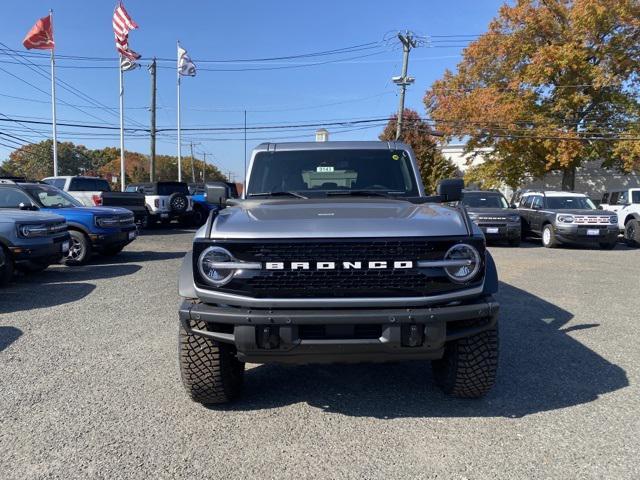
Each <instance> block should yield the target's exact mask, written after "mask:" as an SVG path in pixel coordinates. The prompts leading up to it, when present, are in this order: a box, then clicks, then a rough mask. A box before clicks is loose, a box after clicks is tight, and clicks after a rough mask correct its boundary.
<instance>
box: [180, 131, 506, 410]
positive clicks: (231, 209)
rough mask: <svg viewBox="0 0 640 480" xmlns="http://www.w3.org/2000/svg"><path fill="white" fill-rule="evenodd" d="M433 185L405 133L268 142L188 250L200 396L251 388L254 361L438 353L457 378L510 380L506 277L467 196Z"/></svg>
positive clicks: (185, 317)
mask: <svg viewBox="0 0 640 480" xmlns="http://www.w3.org/2000/svg"><path fill="white" fill-rule="evenodd" d="M462 183H463V182H462V180H460V179H454V180H449V181H443V182H442V183H441V184H440V186H439V188H438V195H436V196H432V197H429V196H426V195H425V192H424V187H423V185H422V182H421V180H420V175H419V171H418V167H417V164H416V160H415V156H414V154H413V152H412V151H411V148H410V147H409V146H408V145H404V144H401V143H395V142H321V143H285V144H277V145H276V144H263V145H260V146H259V147H257V148H256V149H255V150H254V153H253V156H252V160H251V163H250V168H249V174H248V185H247V189H246V192H245V193H244V196H243V198H242V199H233V200H230V201H229V202H228V203H227V198H226V197H227V195H228V186H227V185H226V184H224V183H221V182H219V183H218V184H217V185H216V184H208V185H207V202H209V203H212V204H216V206H221V207H222V208H221V209H220V210H219V212H218V211H216V213H215V214H212V215H210V216H209V218H208V220H207V223H206V224H205V225H204V226H202V227H201V228H200V229H199V230H198V232H197V233H196V235H195V239H194V243H193V251H192V252H189V253H188V254H187V256H186V258H185V261H184V263H183V265H182V270H181V273H180V282H179V292H180V295H181V297H182V298H183V303H182V305H181V307H180V312H179V316H180V321H181V325H180V333H179V358H180V368H181V374H182V380H183V383H184V386H185V388H186V390H187V392H188V393H189V395H190V396H191V398H192V399H194V400H196V401H198V402H201V403H204V404H215V403H223V402H227V401H230V400H233V399H234V398H236V397H237V396H238V395H239V393H240V389H241V386H242V378H243V372H244V365H245V362H248V363H269V362H285V363H286V362H289V363H316V362H318V363H325V362H330V363H331V362H365V361H373V362H379V361H392V362H393V361H398V360H432V362H433V363H432V366H433V371H434V378H435V380H436V382H437V383H438V385H440V386H441V387H442V389H443V390H444V391H445V392H447V393H450V394H452V395H456V396H461V397H480V396H482V395H484V394H485V393H487V392H488V391H489V389H490V388H491V387H492V385H493V383H494V381H495V375H496V369H497V365H498V310H499V305H498V303H497V302H496V300H495V299H494V298H493V293H495V292H496V291H497V288H498V277H497V273H496V268H495V264H494V263H493V260H492V258H491V254H490V253H489V252H488V251H487V249H486V248H485V237H484V235H483V234H482V231H481V230H480V228H479V227H478V226H477V225H476V224H474V223H473V222H472V221H471V220H470V219H469V217H468V215H467V213H466V211H465V209H464V207H459V206H450V205H449V203H450V202H457V201H459V200H460V197H461V193H462Z"/></svg>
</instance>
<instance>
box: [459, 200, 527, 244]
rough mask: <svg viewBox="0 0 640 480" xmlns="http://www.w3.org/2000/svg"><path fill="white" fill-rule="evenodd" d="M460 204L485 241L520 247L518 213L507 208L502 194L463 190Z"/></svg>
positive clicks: (507, 205)
mask: <svg viewBox="0 0 640 480" xmlns="http://www.w3.org/2000/svg"><path fill="white" fill-rule="evenodd" d="M460 203H461V204H462V205H464V206H465V207H466V208H467V213H468V214H469V218H470V219H471V220H473V222H474V223H475V224H476V225H478V226H479V227H480V229H481V230H482V232H483V233H484V236H485V238H486V239H487V241H504V242H507V243H508V244H509V245H510V246H512V247H517V246H519V245H520V239H521V237H522V225H521V223H520V213H519V212H518V211H517V210H515V209H513V208H510V207H509V204H508V203H507V200H506V199H505V198H504V195H502V193H500V192H498V191H488V190H465V191H464V192H463V194H462V200H461V202H460Z"/></svg>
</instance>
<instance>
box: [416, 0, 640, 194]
mask: <svg viewBox="0 0 640 480" xmlns="http://www.w3.org/2000/svg"><path fill="white" fill-rule="evenodd" d="M639 45H640V2H639V1H638V0H517V1H516V2H515V4H513V5H508V4H506V5H504V6H503V7H502V8H501V9H500V11H499V14H498V16H497V18H496V19H495V20H493V21H492V22H491V24H490V26H489V29H488V32H487V33H485V34H484V35H482V36H480V37H479V38H478V39H477V40H476V41H474V42H472V43H471V44H470V45H469V46H468V47H467V48H466V49H465V51H464V53H463V59H462V61H461V62H460V63H459V64H458V66H457V71H456V72H455V73H454V72H451V71H446V72H445V74H444V76H443V78H442V79H441V80H438V81H436V82H435V83H434V84H433V85H432V87H431V89H430V90H428V91H427V93H426V96H425V99H424V101H425V105H426V107H427V111H428V113H429V115H430V117H431V118H432V119H433V120H434V121H435V122H436V125H437V127H436V128H437V130H438V131H441V132H443V133H445V134H446V135H447V137H448V138H452V137H466V138H468V143H467V151H468V152H472V151H473V150H475V149H476V148H480V147H490V148H491V149H492V150H493V151H492V153H489V154H487V155H486V159H487V162H489V163H490V164H491V165H486V166H481V167H476V168H475V169H474V172H472V174H473V175H475V176H476V177H477V178H480V179H483V178H484V179H485V180H489V181H495V180H496V179H497V180H499V181H502V182H505V183H506V184H508V185H510V186H512V187H516V186H517V185H519V184H520V183H521V182H522V181H523V179H524V178H526V177H530V176H533V177H540V176H542V175H544V174H545V173H547V172H550V171H561V172H562V173H563V177H562V187H563V189H567V190H572V189H573V188H574V186H575V171H576V167H578V166H580V165H581V164H582V163H583V162H585V161H588V160H599V161H602V165H603V166H604V167H615V168H618V169H620V170H623V171H630V170H632V169H634V168H637V167H639V166H640V146H639V143H638V142H637V140H634V139H637V138H638V133H639V132H638V131H637V130H638V128H637V125H638V120H639V114H640V104H639V99H640V96H639V95H638V86H639V82H640V76H639V74H638V65H639V61H640V48H639Z"/></svg>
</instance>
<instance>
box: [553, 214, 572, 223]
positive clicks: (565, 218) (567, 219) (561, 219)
mask: <svg viewBox="0 0 640 480" xmlns="http://www.w3.org/2000/svg"><path fill="white" fill-rule="evenodd" d="M557 220H558V221H559V222H560V223H573V222H574V220H575V218H574V217H573V215H558V218H557Z"/></svg>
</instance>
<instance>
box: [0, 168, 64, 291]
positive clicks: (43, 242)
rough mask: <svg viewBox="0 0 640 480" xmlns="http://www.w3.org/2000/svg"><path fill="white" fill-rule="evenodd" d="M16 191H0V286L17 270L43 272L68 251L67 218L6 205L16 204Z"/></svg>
mask: <svg viewBox="0 0 640 480" xmlns="http://www.w3.org/2000/svg"><path fill="white" fill-rule="evenodd" d="M0 182H2V180H0ZM14 191H15V190H14V189H10V188H6V189H1V190H0V285H4V284H6V283H7V282H9V281H10V280H11V277H12V276H13V272H14V269H18V270H21V271H24V272H38V271H42V270H44V269H45V268H47V267H48V266H49V265H51V264H52V263H57V262H59V261H60V260H61V259H62V258H63V257H64V256H66V254H67V252H68V251H69V232H67V223H66V222H65V219H64V218H62V217H60V216H58V215H52V214H49V213H40V212H31V211H25V210H20V209H15V208H7V207H6V205H15V202H12V201H11V198H8V196H10V195H11V194H12V192H14Z"/></svg>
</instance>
